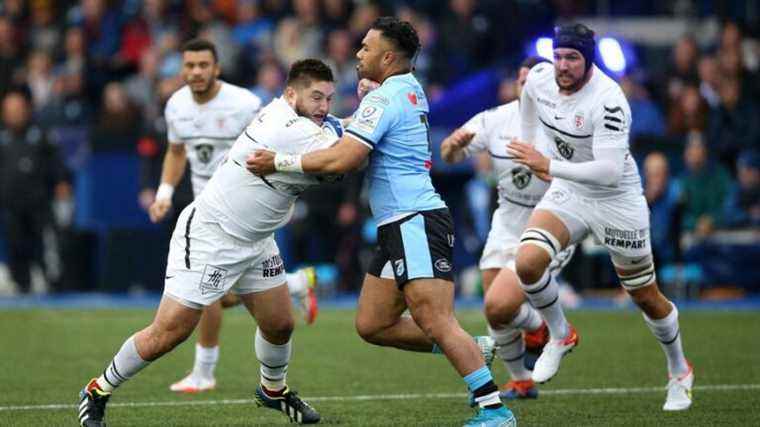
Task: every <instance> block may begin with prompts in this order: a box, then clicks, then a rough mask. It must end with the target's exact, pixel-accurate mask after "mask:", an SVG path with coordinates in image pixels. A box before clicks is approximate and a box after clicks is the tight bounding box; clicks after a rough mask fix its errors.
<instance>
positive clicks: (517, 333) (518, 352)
mask: <svg viewBox="0 0 760 427" xmlns="http://www.w3.org/2000/svg"><path fill="white" fill-rule="evenodd" d="M541 63H550V62H549V60H547V59H544V58H541V57H537V56H536V57H530V58H527V59H526V60H525V61H523V63H522V64H521V65H520V68H519V71H518V76H517V81H516V82H515V89H516V92H517V95H518V97H519V95H520V92H521V90H522V86H523V85H524V84H525V79H526V77H527V75H528V72H529V71H530V69H531V68H533V66H534V65H537V64H541ZM519 108H520V107H519V102H518V101H512V102H510V103H508V104H504V105H501V106H499V107H496V108H492V109H490V110H486V111H483V112H481V113H478V114H477V115H475V116H474V117H473V118H471V119H470V120H469V121H468V122H467V123H465V124H464V125H463V126H462V127H461V128H459V129H456V130H455V131H454V132H452V134H451V135H449V136H448V137H446V138H445V139H444V140H443V142H442V143H441V157H442V158H443V160H444V161H446V162H449V163H456V162H460V161H462V160H464V159H465V158H467V157H469V156H471V155H473V154H476V153H481V152H487V153H488V154H489V156H490V157H491V161H492V163H493V167H494V173H495V175H496V176H497V177H498V180H499V183H498V190H499V207H498V208H497V209H496V211H495V212H494V214H493V219H492V221H491V231H490V232H489V233H488V239H487V241H486V245H485V248H483V255H482V256H481V258H480V270H481V273H482V275H483V291H484V295H485V297H484V298H485V315H486V319H487V320H488V325H489V328H488V330H489V333H490V335H491V338H493V339H494V341H495V343H496V354H497V355H498V356H499V357H500V358H501V360H502V361H503V362H504V365H505V366H506V368H507V371H508V372H509V375H510V378H511V380H510V381H509V382H508V383H506V384H505V385H504V387H503V388H502V392H501V397H502V398H503V399H523V398H535V397H537V396H538V390H537V389H536V388H535V384H534V382H533V380H531V372H530V371H529V370H528V369H527V368H526V367H525V360H524V359H525V351H526V350H529V351H531V352H536V353H537V352H539V351H540V350H541V348H542V347H543V346H544V344H545V343H546V341H547V340H548V330H547V328H546V324H545V323H544V322H543V321H542V320H541V315H540V314H539V313H538V311H536V309H535V308H533V307H531V306H530V304H529V303H527V302H526V298H525V295H524V293H523V291H522V289H521V288H520V283H519V279H518V278H517V274H516V273H515V255H517V247H518V246H519V245H520V235H521V234H522V232H523V230H524V229H525V224H527V222H528V218H529V217H530V214H531V212H532V211H533V208H534V207H535V206H536V204H537V203H538V202H539V201H540V200H541V197H542V196H543V195H544V193H545V192H546V189H547V188H549V183H547V182H546V181H543V180H542V179H539V178H538V177H536V176H535V175H534V174H533V173H531V171H530V170H529V169H528V168H526V167H525V166H522V165H519V164H516V163H515V162H514V161H513V157H512V156H510V155H509V154H508V153H507V145H508V144H509V141H511V140H512V139H513V138H518V137H519V136H520V111H519ZM573 250H574V246H569V247H568V248H567V249H566V250H564V251H562V252H560V255H559V256H558V257H557V260H556V262H555V263H554V264H553V265H552V266H551V267H550V268H551V269H553V270H552V273H553V274H559V271H560V270H561V268H562V267H563V266H564V264H566V263H567V262H569V261H570V258H571V257H572V254H573ZM523 334H524V339H523Z"/></svg>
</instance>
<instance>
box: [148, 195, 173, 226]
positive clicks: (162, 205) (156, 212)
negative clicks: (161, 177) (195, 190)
mask: <svg viewBox="0 0 760 427" xmlns="http://www.w3.org/2000/svg"><path fill="white" fill-rule="evenodd" d="M171 207H172V200H171V199H156V201H155V202H153V204H152V205H150V208H149V209H148V216H150V221H151V222H153V223H156V222H159V221H161V220H162V219H164V217H166V214H167V212H169V209H170V208H171Z"/></svg>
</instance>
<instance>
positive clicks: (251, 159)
mask: <svg viewBox="0 0 760 427" xmlns="http://www.w3.org/2000/svg"><path fill="white" fill-rule="evenodd" d="M245 167H246V169H248V171H250V172H251V173H253V174H256V175H259V176H262V175H269V174H270V173H274V172H275V168H274V153H273V152H271V151H267V150H256V151H255V152H254V153H253V154H251V155H249V156H248V159H246V161H245Z"/></svg>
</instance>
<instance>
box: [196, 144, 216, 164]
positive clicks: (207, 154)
mask: <svg viewBox="0 0 760 427" xmlns="http://www.w3.org/2000/svg"><path fill="white" fill-rule="evenodd" d="M195 154H196V155H197V156H198V160H200V161H201V162H202V163H208V162H210V161H211V157H212V156H213V154H214V146H213V145H211V144H198V145H196V146H195Z"/></svg>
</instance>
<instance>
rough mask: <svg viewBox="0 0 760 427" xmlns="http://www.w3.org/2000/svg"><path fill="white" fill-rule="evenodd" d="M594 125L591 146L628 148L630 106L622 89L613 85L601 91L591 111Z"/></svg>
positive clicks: (595, 147)
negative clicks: (611, 87)
mask: <svg viewBox="0 0 760 427" xmlns="http://www.w3.org/2000/svg"><path fill="white" fill-rule="evenodd" d="M591 121H592V123H593V126H594V139H593V142H592V143H593V147H594V149H595V150H596V149H597V148H624V149H626V150H627V149H628V132H629V129H630V128H631V107H630V106H628V101H627V100H626V99H625V95H624V94H623V91H622V90H620V88H619V87H615V88H613V89H610V90H608V91H606V92H605V93H603V94H602V95H601V96H600V97H599V100H598V101H597V102H596V105H595V108H594V110H593V111H592V113H591Z"/></svg>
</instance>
